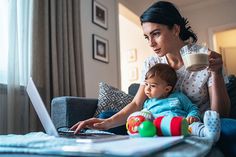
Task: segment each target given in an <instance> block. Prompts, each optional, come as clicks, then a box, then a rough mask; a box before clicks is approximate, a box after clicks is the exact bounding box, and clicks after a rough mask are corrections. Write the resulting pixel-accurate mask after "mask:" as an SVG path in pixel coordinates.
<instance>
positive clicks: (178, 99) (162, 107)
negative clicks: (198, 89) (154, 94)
mask: <svg viewBox="0 0 236 157" xmlns="http://www.w3.org/2000/svg"><path fill="white" fill-rule="evenodd" d="M143 108H146V109H148V110H149V111H151V112H152V114H153V116H154V117H159V116H167V115H168V116H182V117H186V118H187V117H189V116H192V117H196V118H198V119H199V120H200V112H199V109H198V107H197V106H196V105H195V104H193V103H192V102H191V101H190V100H189V98H188V97H187V96H186V95H184V94H183V93H180V92H173V93H172V94H170V95H169V96H168V97H167V98H163V99H158V98H150V99H147V100H146V101H145V102H144V106H143Z"/></svg>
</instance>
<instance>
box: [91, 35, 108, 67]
mask: <svg viewBox="0 0 236 157" xmlns="http://www.w3.org/2000/svg"><path fill="white" fill-rule="evenodd" d="M92 38H93V59H95V60H98V61H101V62H104V63H109V53H108V52H109V51H108V40H106V39H104V38H102V37H100V36H98V35H96V34H93V37H92Z"/></svg>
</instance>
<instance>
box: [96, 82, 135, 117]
mask: <svg viewBox="0 0 236 157" xmlns="http://www.w3.org/2000/svg"><path fill="white" fill-rule="evenodd" d="M133 98H134V97H133V96H131V95H129V94H126V93H125V92H123V91H121V90H119V89H118V88H115V87H112V86H110V85H108V84H106V83H104V82H101V83H99V96H98V106H97V110H96V112H95V114H94V116H95V117H97V116H98V115H99V114H100V113H101V112H105V111H115V112H118V111H120V110H121V109H122V108H124V107H125V106H126V105H127V104H128V103H130V102H131V101H132V100H133Z"/></svg>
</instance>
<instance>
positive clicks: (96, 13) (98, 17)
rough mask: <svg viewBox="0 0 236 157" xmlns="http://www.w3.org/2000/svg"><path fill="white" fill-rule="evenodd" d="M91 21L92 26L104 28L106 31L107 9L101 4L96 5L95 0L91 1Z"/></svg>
mask: <svg viewBox="0 0 236 157" xmlns="http://www.w3.org/2000/svg"><path fill="white" fill-rule="evenodd" d="M92 11H93V13H92V15H93V17H92V21H93V23H94V24H96V25H98V26H100V27H102V28H104V29H108V21H107V17H108V11H107V8H106V7H104V6H103V5H102V4H100V3H98V2H97V1H96V0H93V8H92Z"/></svg>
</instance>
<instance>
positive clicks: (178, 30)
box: [173, 24, 180, 36]
mask: <svg viewBox="0 0 236 157" xmlns="http://www.w3.org/2000/svg"><path fill="white" fill-rule="evenodd" d="M173 33H174V35H175V36H179V33H180V26H179V25H177V24H174V26H173Z"/></svg>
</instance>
